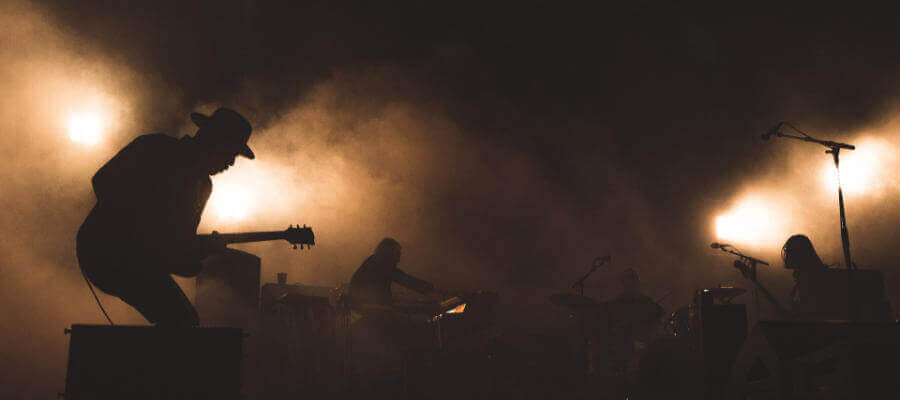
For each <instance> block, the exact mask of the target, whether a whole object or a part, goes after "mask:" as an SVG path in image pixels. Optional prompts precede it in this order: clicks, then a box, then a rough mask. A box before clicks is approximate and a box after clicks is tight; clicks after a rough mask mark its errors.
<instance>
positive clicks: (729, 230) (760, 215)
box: [715, 198, 783, 246]
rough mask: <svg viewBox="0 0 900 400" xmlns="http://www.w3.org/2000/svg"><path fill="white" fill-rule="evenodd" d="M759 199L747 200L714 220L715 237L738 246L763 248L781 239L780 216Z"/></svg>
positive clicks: (781, 219)
mask: <svg viewBox="0 0 900 400" xmlns="http://www.w3.org/2000/svg"><path fill="white" fill-rule="evenodd" d="M778 214H779V213H778V212H777V209H776V207H774V206H773V205H772V204H769V203H768V202H766V201H765V200H763V199H760V198H749V199H745V200H744V201H742V202H740V203H738V205H737V206H735V207H734V208H733V209H731V210H730V211H729V212H727V213H725V214H722V215H719V216H718V217H716V219H715V228H716V237H717V238H718V239H720V240H726V241H729V242H734V243H738V244H745V245H754V246H763V245H769V244H771V243H773V242H774V243H777V241H778V240H781V239H782V236H783V233H782V232H781V231H782V229H781V225H782V224H783V218H782V216H780V215H778Z"/></svg>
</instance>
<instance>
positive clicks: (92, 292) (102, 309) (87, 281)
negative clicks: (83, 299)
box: [79, 268, 116, 326]
mask: <svg viewBox="0 0 900 400" xmlns="http://www.w3.org/2000/svg"><path fill="white" fill-rule="evenodd" d="M79 269H81V268H79ZM81 276H83V277H84V282H85V283H87V285H88V289H91V294H93V295H94V300H97V305H98V306H100V311H103V316H104V317H106V320H107V321H109V324H110V325H111V326H116V324H114V323H113V322H112V319H111V318H109V314H107V313H106V309H105V308H103V304H101V303H100V298H99V297H97V292H95V291H94V285H91V281H90V280H89V279H88V277H87V274H86V273H84V269H81Z"/></svg>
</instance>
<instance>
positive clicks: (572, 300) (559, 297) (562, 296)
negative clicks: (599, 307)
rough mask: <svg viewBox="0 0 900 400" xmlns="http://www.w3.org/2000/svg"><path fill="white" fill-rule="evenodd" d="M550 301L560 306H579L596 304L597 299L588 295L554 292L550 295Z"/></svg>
mask: <svg viewBox="0 0 900 400" xmlns="http://www.w3.org/2000/svg"><path fill="white" fill-rule="evenodd" d="M550 302H551V303H553V304H555V305H557V306H560V307H580V306H590V305H596V304H597V301H596V300H594V299H592V298H590V297H587V296H580V295H577V294H571V293H554V294H552V295H550Z"/></svg>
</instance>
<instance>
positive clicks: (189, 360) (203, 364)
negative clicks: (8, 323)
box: [65, 325, 243, 400]
mask: <svg viewBox="0 0 900 400" xmlns="http://www.w3.org/2000/svg"><path fill="white" fill-rule="evenodd" d="M67 332H68V333H70V340H69V363H68V372H67V374H66V392H65V398H66V399H69V400H86V399H91V400H101V399H104V400H105V399H217V400H218V399H227V400H238V399H239V398H240V382H241V360H242V357H243V356H242V345H243V343H242V342H243V333H242V331H241V330H240V329H235V328H160V327H154V326H107V325H72V328H71V330H67Z"/></svg>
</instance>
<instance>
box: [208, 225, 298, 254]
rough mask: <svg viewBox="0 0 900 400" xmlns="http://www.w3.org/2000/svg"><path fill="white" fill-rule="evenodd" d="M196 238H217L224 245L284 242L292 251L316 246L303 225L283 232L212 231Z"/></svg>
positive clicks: (290, 227)
mask: <svg viewBox="0 0 900 400" xmlns="http://www.w3.org/2000/svg"><path fill="white" fill-rule="evenodd" d="M197 236H200V237H205V238H212V237H217V238H220V239H222V240H224V241H225V243H226V244H232V243H250V242H266V241H270V240H285V241H287V242H288V243H290V244H292V245H294V249H297V245H300V248H301V249H302V248H303V245H306V248H307V249H308V248H310V247H312V246H314V245H315V244H316V238H315V235H314V234H313V231H312V228H310V227H308V226H306V225H303V227H300V225H297V226H296V227H295V226H293V225H291V226H289V227H288V228H287V229H285V230H283V231H269V232H244V233H218V232H215V231H214V232H213V233H211V234H204V235H197Z"/></svg>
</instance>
